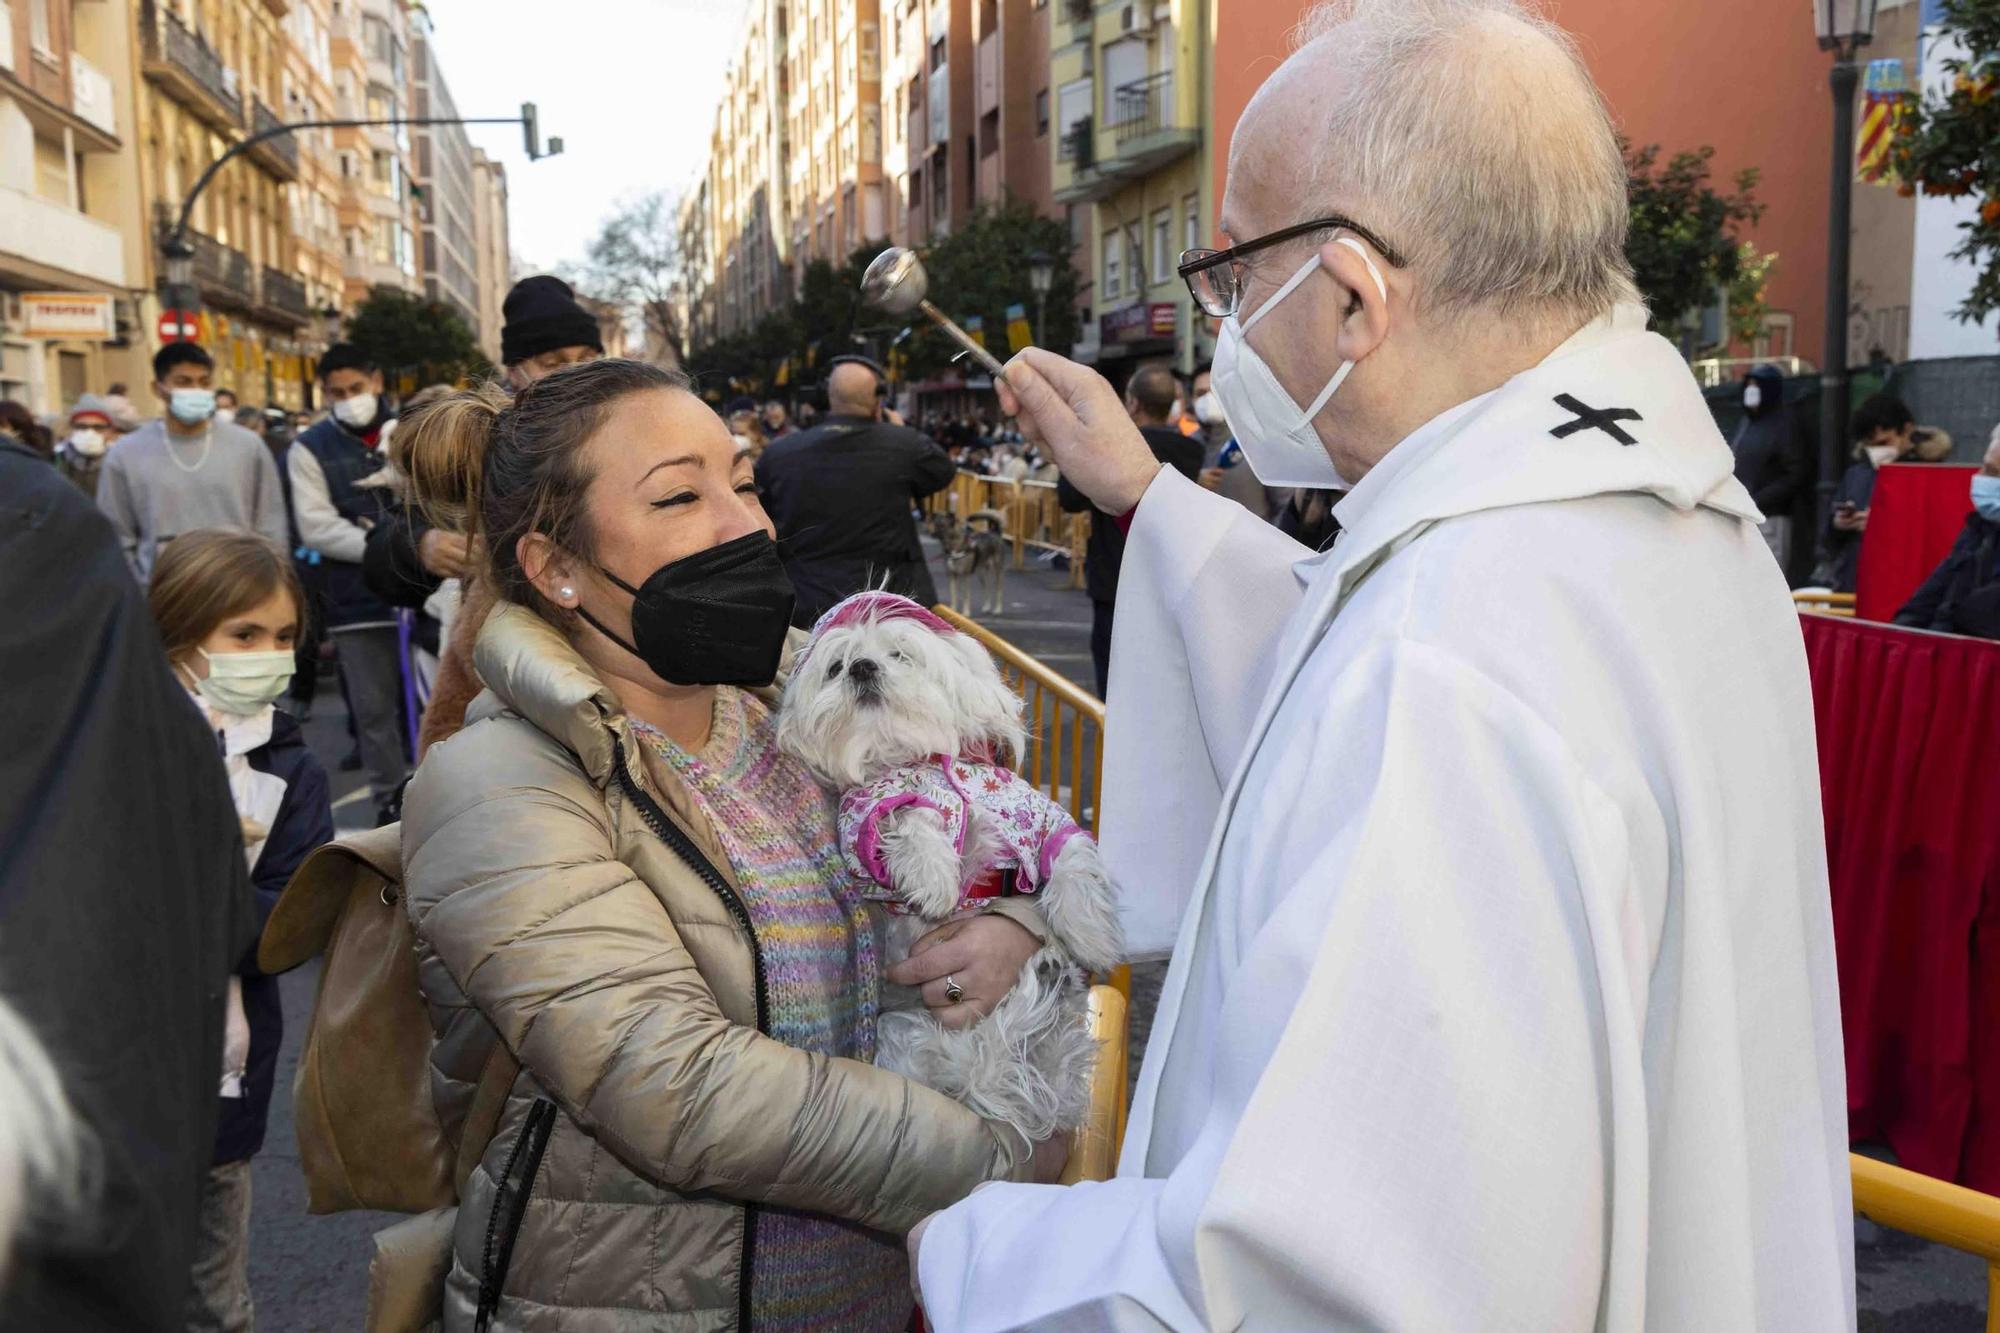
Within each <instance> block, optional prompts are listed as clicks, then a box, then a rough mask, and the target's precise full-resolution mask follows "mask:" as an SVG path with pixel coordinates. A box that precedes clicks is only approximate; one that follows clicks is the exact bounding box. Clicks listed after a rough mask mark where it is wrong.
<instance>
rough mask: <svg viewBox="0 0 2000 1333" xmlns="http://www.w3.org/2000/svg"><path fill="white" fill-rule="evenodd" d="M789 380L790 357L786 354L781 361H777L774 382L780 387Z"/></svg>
mask: <svg viewBox="0 0 2000 1333" xmlns="http://www.w3.org/2000/svg"><path fill="white" fill-rule="evenodd" d="M791 382H792V358H790V357H789V356H788V357H786V358H785V359H784V360H783V361H780V362H779V363H778V378H777V381H776V383H777V385H778V387H779V388H781V389H782V388H784V387H785V386H786V385H787V384H790V383H791Z"/></svg>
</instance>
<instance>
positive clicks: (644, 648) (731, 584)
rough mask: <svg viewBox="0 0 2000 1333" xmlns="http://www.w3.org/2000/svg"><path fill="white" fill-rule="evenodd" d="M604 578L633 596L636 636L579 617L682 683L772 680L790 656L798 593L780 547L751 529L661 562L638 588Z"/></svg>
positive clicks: (607, 575) (765, 682)
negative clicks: (787, 651)
mask: <svg viewBox="0 0 2000 1333" xmlns="http://www.w3.org/2000/svg"><path fill="white" fill-rule="evenodd" d="M598 568H599V569H600V570H602V571H603V574H604V577H605V578H607V579H610V580H611V581H612V582H613V583H615V584H617V585H618V586H619V587H621V588H623V589H624V590H625V591H626V592H629V593H631V594H632V637H633V639H635V640H637V642H635V643H627V642H626V641H625V640H624V639H623V638H621V637H619V636H618V635H617V634H614V633H612V632H611V630H609V629H607V628H606V627H605V626H604V624H603V623H602V622H601V621H599V620H598V618H597V617H596V616H593V615H592V614H590V612H588V611H586V610H584V609H583V608H582V607H581V606H579V607H578V608H577V614H579V615H581V616H582V617H583V618H584V619H585V620H587V621H589V622H590V623H591V624H592V625H593V626H595V627H596V629H597V632H598V633H600V634H602V635H603V636H604V637H605V638H607V639H609V640H611V641H612V642H613V643H615V644H617V645H618V646H619V647H621V648H623V649H625V650H626V651H627V652H629V653H631V654H632V655H633V656H634V657H637V658H638V659H639V660H640V661H642V662H644V663H645V664H646V665H647V666H649V667H651V668H652V669H653V674H654V675H656V676H658V677H659V678H660V679H661V680H664V681H670V682H672V683H673V684H675V685H746V686H759V685H769V684H770V683H771V681H772V679H773V678H774V677H776V676H777V674H778V660H779V658H781V657H782V656H784V652H785V635H786V634H787V633H788V632H789V631H790V630H791V627H792V606H793V604H794V602H795V601H796V597H795V596H794V594H793V592H792V580H791V579H790V577H789V576H787V575H786V573H785V566H784V562H783V561H781V560H779V559H778V544H777V543H776V542H774V541H772V540H771V537H770V534H769V533H765V532H751V533H746V534H745V535H743V536H741V537H738V538H736V539H735V540H734V541H727V542H724V543H722V545H720V546H711V547H709V548H708V549H707V550H706V551H697V552H695V553H694V554H693V555H690V556H685V557H683V558H682V559H679V560H676V561H673V562H672V563H671V564H666V565H662V566H660V568H658V569H656V570H654V571H653V573H652V575H651V576H650V577H649V578H647V580H646V581H645V583H643V584H641V585H640V586H639V587H637V588H635V587H633V586H632V585H631V584H629V583H627V582H626V581H625V580H624V579H621V578H619V577H618V576H617V575H616V574H613V573H612V572H611V571H610V570H608V569H604V567H603V566H602V565H600V566H598Z"/></svg>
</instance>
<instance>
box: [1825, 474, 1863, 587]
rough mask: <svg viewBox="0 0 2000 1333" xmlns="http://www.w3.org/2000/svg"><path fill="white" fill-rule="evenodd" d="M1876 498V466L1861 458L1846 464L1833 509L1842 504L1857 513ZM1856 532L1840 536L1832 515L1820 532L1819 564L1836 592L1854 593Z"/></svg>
mask: <svg viewBox="0 0 2000 1333" xmlns="http://www.w3.org/2000/svg"><path fill="white" fill-rule="evenodd" d="M1874 496H1875V465H1874V464H1873V463H1871V462H1869V461H1868V460H1867V459H1865V458H1863V459H1861V460H1860V461H1858V462H1854V463H1849V464H1848V465H1847V471H1845V472H1843V473H1841V474H1840V485H1838V486H1836V487H1835V488H1834V491H1833V507H1834V508H1835V509H1838V508H1840V506H1841V504H1842V503H1843V502H1845V503H1848V504H1852V505H1853V506H1854V507H1855V508H1856V509H1866V508H1867V507H1868V505H1869V502H1870V501H1871V500H1873V499H1874ZM1863 535H1864V534H1863V533H1859V532H1843V531H1841V530H1840V529H1839V528H1836V527H1834V526H1833V515H1832V514H1831V513H1830V512H1829V513H1828V515H1827V521H1826V524H1825V526H1824V527H1822V528H1821V529H1820V534H1819V540H1820V552H1821V555H1820V560H1821V563H1822V564H1823V565H1824V566H1825V568H1826V572H1827V573H1828V575H1829V578H1828V582H1829V583H1831V584H1832V586H1833V590H1834V591H1835V592H1853V591H1854V582H1855V577H1856V576H1857V575H1858V574H1859V573H1860V571H1861V538H1862V536H1863Z"/></svg>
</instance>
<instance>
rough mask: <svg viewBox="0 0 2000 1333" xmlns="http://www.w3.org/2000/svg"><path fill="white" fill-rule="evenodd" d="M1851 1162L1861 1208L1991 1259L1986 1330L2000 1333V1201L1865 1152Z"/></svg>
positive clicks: (1885, 1221)
mask: <svg viewBox="0 0 2000 1333" xmlns="http://www.w3.org/2000/svg"><path fill="white" fill-rule="evenodd" d="M1847 1160H1848V1170H1849V1172H1850V1174H1851V1175H1852V1177H1853V1181H1854V1211H1855V1212H1857V1213H1859V1214H1861V1215H1862V1216H1863V1217H1865V1218H1867V1219H1868V1220H1869V1221H1871V1222H1875V1223H1879V1224H1880V1225H1882V1226H1885V1227H1893V1228H1895V1229H1896V1230H1897V1231H1907V1232H1909V1233H1910V1234H1911V1235H1912V1236H1921V1237H1923V1238H1924V1239H1925V1240H1928V1241H1935V1242H1937V1243H1938V1244H1939V1245H1948V1246H1950V1247H1951V1248H1952V1249H1954V1250H1962V1251H1964V1252H1965V1253H1967V1254H1976V1255H1978V1256H1979V1257H1980V1258H1981V1259H1984V1260H1985V1261H1986V1333H2000V1199H1996V1198H1994V1197H1993V1196H1992V1195H1990V1194H1981V1193H1979V1192H1978V1191H1977V1190H1969V1189H1966V1188H1965V1187H1964V1186H1963V1185H1953V1184H1950V1183H1949V1182H1947V1181H1942V1180H1938V1179H1935V1178H1933V1177H1931V1176H1925V1175H1919V1174H1918V1173H1917V1172H1915V1171H1909V1170H1905V1169H1904V1168H1902V1167H1900V1166H1891V1165H1889V1164H1888V1163H1887V1162H1878V1161H1876V1160H1875V1159H1874V1158H1872V1157H1863V1156H1861V1155H1860V1154H1859V1153H1849V1154H1848V1159H1847Z"/></svg>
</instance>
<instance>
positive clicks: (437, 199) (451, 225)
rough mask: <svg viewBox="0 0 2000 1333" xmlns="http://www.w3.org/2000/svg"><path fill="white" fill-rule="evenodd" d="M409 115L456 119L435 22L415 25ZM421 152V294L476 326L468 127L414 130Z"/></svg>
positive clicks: (419, 17)
mask: <svg viewBox="0 0 2000 1333" xmlns="http://www.w3.org/2000/svg"><path fill="white" fill-rule="evenodd" d="M410 36H411V42H410V72H411V76H412V77H411V81H410V115H411V117H412V118H413V119H416V120H432V119H439V120H453V119H456V118H457V117H458V114H459V111H458V106H457V104H456V103H454V102H453V101H452V97H451V88H450V86H449V85H448V84H446V83H445V78H444V70H443V69H442V68H440V66H439V64H438V56H437V43H436V41H435V40H434V34H433V31H432V28H431V21H430V16H429V15H428V14H426V13H425V12H424V11H422V10H418V11H416V12H415V13H414V14H412V15H411V20H410ZM411 133H412V135H413V136H414V142H415V145H416V153H415V157H414V160H413V165H414V166H415V168H416V178H415V189H414V193H415V194H416V220H417V230H418V238H419V239H418V244H417V263H418V271H419V273H420V274H421V275H422V279H423V285H424V294H425V295H426V296H428V297H430V299H432V300H433V301H442V302H444V303H446V304H447V305H450V306H451V307H452V308H453V309H455V310H457V311H458V312H459V314H460V315H462V316H463V317H464V318H465V322H466V324H467V326H468V327H476V326H477V324H478V322H479V253H478V237H477V235H476V223H475V219H474V210H475V209H476V207H477V199H476V197H475V186H474V183H473V159H472V154H473V148H472V140H471V139H470V138H468V137H467V136H466V133H465V126H463V125H418V126H413V127H412V129H411Z"/></svg>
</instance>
